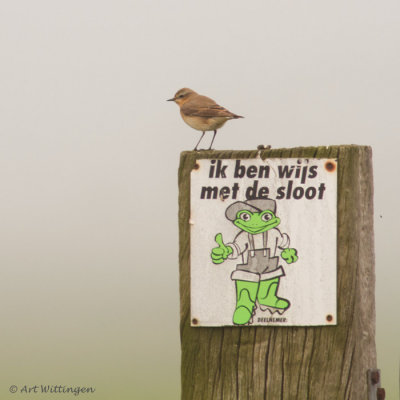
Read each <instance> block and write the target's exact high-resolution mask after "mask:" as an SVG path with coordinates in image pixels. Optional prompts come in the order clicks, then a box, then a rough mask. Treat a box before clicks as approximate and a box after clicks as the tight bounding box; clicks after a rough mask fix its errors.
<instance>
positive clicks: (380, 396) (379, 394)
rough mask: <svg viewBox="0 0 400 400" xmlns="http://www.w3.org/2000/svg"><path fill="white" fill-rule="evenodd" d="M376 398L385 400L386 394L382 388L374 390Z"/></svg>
mask: <svg viewBox="0 0 400 400" xmlns="http://www.w3.org/2000/svg"><path fill="white" fill-rule="evenodd" d="M376 398H377V399H378V400H385V398H386V393H385V389H384V388H378V389H376Z"/></svg>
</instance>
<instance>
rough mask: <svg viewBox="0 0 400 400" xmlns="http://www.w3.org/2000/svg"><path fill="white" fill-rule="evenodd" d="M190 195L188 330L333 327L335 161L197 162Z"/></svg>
mask: <svg viewBox="0 0 400 400" xmlns="http://www.w3.org/2000/svg"><path fill="white" fill-rule="evenodd" d="M190 199H191V200H190V201H191V215H190V224H191V236H190V237H191V244H190V250H191V259H190V263H191V270H190V271H191V324H192V326H235V325H236V326H260V325H262V326H316V325H335V324H336V321H337V320H336V202H337V160H333V159H315V158H301V159H297V158H284V159H282V158H272V159H266V160H262V159H261V158H255V159H236V160H235V159H216V160H213V159H202V160H197V162H196V167H195V168H194V169H193V170H192V172H191V198H190Z"/></svg>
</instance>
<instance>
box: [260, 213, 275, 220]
mask: <svg viewBox="0 0 400 400" xmlns="http://www.w3.org/2000/svg"><path fill="white" fill-rule="evenodd" d="M271 218H272V215H271V214H269V213H266V214H263V215H262V216H261V219H262V220H263V221H265V222H267V221H269V220H270V219H271Z"/></svg>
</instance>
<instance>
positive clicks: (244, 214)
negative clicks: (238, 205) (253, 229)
mask: <svg viewBox="0 0 400 400" xmlns="http://www.w3.org/2000/svg"><path fill="white" fill-rule="evenodd" d="M239 218H240V219H242V220H243V221H250V218H251V216H250V214H249V213H247V212H242V213H241V214H240V215H239Z"/></svg>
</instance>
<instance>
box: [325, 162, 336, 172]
mask: <svg viewBox="0 0 400 400" xmlns="http://www.w3.org/2000/svg"><path fill="white" fill-rule="evenodd" d="M325 169H326V170H327V171H329V172H333V171H334V170H335V169H336V164H335V163H334V162H333V161H327V162H326V163H325Z"/></svg>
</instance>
